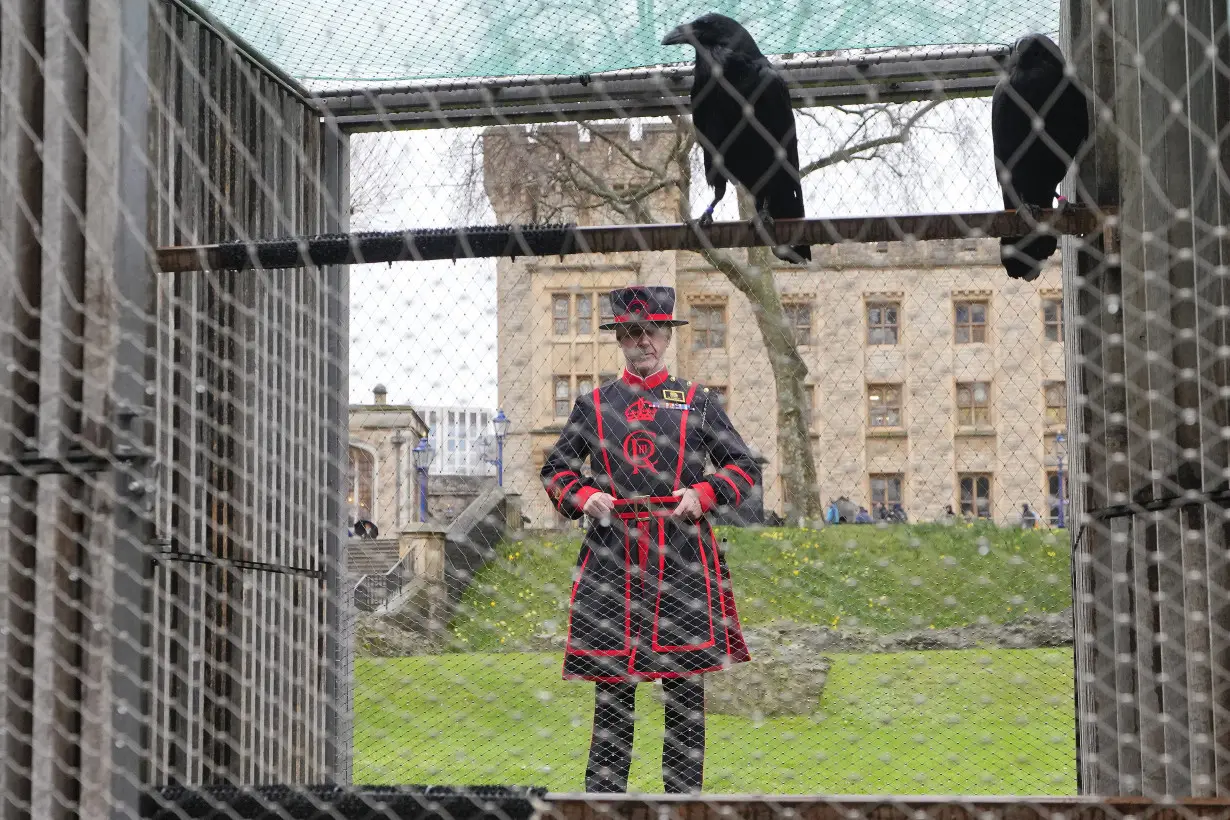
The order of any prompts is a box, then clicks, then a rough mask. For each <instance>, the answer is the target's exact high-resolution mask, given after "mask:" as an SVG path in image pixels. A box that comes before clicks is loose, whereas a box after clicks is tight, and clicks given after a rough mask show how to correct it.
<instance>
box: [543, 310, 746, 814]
mask: <svg viewBox="0 0 1230 820" xmlns="http://www.w3.org/2000/svg"><path fill="white" fill-rule="evenodd" d="M645 290H646V288H637V289H628V291H629V292H631V293H632V296H633V297H635V296H636V295H637V294H643V292H644V291H645ZM653 290H655V291H656V290H661V291H667V290H669V289H667V288H655V289H653ZM654 296H656V297H657V298H658V300H659V301H661V300H663V299H668V300H669V301H668V302H667V307H665V308H664V310H665V312H664V313H659V314H653V313H650V315H648V316H646V317H645V318H647V319H649V321H659V320H663V319H669V318H670V310H671V307H673V301H674V299H673V297H674V294H673V292H671V293H669V294H666V295H663V294H649V296H646V297H645V298H646V300H647V301H650V302H651V303H652V301H653V300H652V298H651V297H654ZM620 297H623V298H622V299H621V298H620ZM628 298H631V297H628V296H627V293H624V292H620V291H616V292H614V293H612V300H613V302H615V303H616V304H617V305H618V303H619V302H621V301H626V300H627V299H628ZM617 321H618V319H617ZM676 323H678V322H676ZM586 463H588V469H583V467H584V465H585V464H586ZM710 464H711V465H712V468H713V469H712V470H711V471H710ZM542 480H543V484H544V486H545V487H546V490H547V494H548V495H549V496H550V498H551V500H552V502H553V503H554V504H555V506H556V509H558V510H559V511H560V512H561V513H563V514H564V515H567V516H569V517H570V518H580V517H581V516H582V508H583V507H584V506H585V503H586V501H587V500H588V499H589V498H590V496H592V495H593V494H594V493H597V492H606V493H609V494H610V495H612V496H613V497H614V498H615V507H614V511H613V513H612V516H611V520H610V521H609V522H598V521H595V522H592V523H591V525H590V527H589V529H588V531H587V532H586V534H585V541H584V543H583V544H582V547H581V552H580V555H579V556H578V557H577V567H576V570H575V572H574V577H575V580H574V583H573V586H572V597H571V600H570V603H569V619H568V637H567V642H566V645H565V655H564V677H565V678H571V679H583V680H592V681H596V682H597V692H596V704H595V709H594V735H593V739H592V741H591V746H590V757H589V765H588V767H587V770H586V789H587V791H601V792H614V791H624V790H626V788H627V778H628V770H629V765H630V761H631V750H632V733H633V725H634V724H633V715H632V710H633V704H634V702H635V683H636V682H638V681H645V680H655V679H661V680H662V681H663V686H664V687H665V695H666V739H665V741H664V744H663V778H664V782H665V785H666V788H667V790H668V791H673V792H696V791H699V790H700V787H701V781H702V779H703V758H704V736H705V730H704V688H703V686H704V684H703V678H702V677H701V674H702V673H705V672H715V671H718V670H721V669H725V668H726V667H728V666H730V665H732V664H735V663H741V662H743V661H746V660H749V659H750V656H749V654H748V650H747V644H746V643H745V642H744V639H743V633H742V630H741V629H740V626H739V616H738V614H737V612H736V609H735V598H734V593H733V592H732V590H731V585H730V574H729V572H728V570H727V567H726V561H725V559H724V557H723V556H722V554H721V552H720V550H719V549H718V544H717V540H716V539H715V538H714V535H713V528H712V527H711V526H710V525H709V523H708V521H707V520H705V518H704V517H702V518H701V519H700V520H699V521H696V522H688V521H684V520H683V519H681V518H676V517H672V516H671V515H670V513H671V512H672V511H673V509H674V507H675V506H676V505H677V504H678V502H679V499H678V498H677V497H672V495H671V493H672V492H674V491H675V490H678V489H680V488H687V487H691V488H693V489H694V490H696V492H697V494H698V495H699V496H700V501H701V508H702V510H704V511H708V510H709V509H711V508H712V507H713V506H714V505H716V504H722V505H728V506H734V505H736V504H738V503H739V502H740V501H741V500H742V499H743V498H744V497H746V496H747V495H748V493H749V492H750V491H751V490H752V488H753V487H754V486H755V485H756V483H757V482H758V481H759V480H760V467H759V465H758V463H757V462H756V460H755V459H754V458H753V456H752V455H751V453H750V452H749V451H748V448H747V446H746V445H745V444H744V442H743V440H742V438H740V436H739V434H738V433H737V432H736V431H735V429H734V427H733V426H732V425H731V423H730V419H729V418H728V417H727V415H726V413H725V411H723V409H722V407H721V405H720V404H719V403H718V400H717V395H716V394H715V393H711V392H709V391H707V390H706V389H705V388H704V387H702V386H701V385H699V384H696V383H695V382H688V381H683V380H680V379H676V378H672V377H671V376H670V375H669V374H668V373H667V371H666V370H665V369H663V370H660V371H658V372H657V373H655V374H653V375H651V376H648V377H646V378H643V379H642V378H641V377H639V376H636V375H635V374H633V373H630V372H629V371H627V370H625V371H624V373H623V375H622V376H621V377H620V378H619V379H616V380H614V381H612V382H609V383H607V384H604V385H601V386H600V387H598V388H597V389H596V390H594V391H593V393H591V394H589V395H585V396H581V397H579V398H578V399H577V401H576V404H575V405H574V406H573V409H572V414H571V415H570V416H569V418H568V422H567V424H566V426H565V428H564V431H563V433H562V434H561V435H560V437H559V441H557V442H556V444H555V447H554V448H553V449H552V450H551V453H550V454H549V456H548V457H547V459H546V462H545V463H544V464H543V469H542Z"/></svg>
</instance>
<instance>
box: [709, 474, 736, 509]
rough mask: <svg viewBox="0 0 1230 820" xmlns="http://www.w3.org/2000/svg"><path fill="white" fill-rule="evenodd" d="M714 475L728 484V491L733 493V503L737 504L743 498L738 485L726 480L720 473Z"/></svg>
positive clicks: (728, 479)
mask: <svg viewBox="0 0 1230 820" xmlns="http://www.w3.org/2000/svg"><path fill="white" fill-rule="evenodd" d="M714 475H715V476H717V477H718V478H720V479H722V480H723V481H725V482H726V483H727V484H729V485H730V489H732V490H734V491H735V503H736V504H738V503H739V501H740V500H741V499H742V498H743V493H741V492H739V485H737V484H735V482H734V481H733V480H732V479H730V478H727V477H726V476H724V475H722V474H721V473H714Z"/></svg>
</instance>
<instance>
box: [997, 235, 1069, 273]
mask: <svg viewBox="0 0 1230 820" xmlns="http://www.w3.org/2000/svg"><path fill="white" fill-rule="evenodd" d="M1058 249H1059V238H1058V237H1055V236H1039V235H1036V234H1031V235H1030V236H1018V237H1008V236H1006V237H1004V238H1003V239H1001V240H999V259H1000V261H1001V262H1003V264H1004V270H1006V271H1007V272H1008V275H1009V276H1011V277H1012V278H1013V279H1024V280H1025V281H1026V282H1032V281H1034V280H1035V279H1037V278H1038V277H1039V276H1041V275H1042V263H1043V262H1045V261H1046V260H1047V259H1049V258H1050V257H1051V256H1052V255H1053V254H1054V253H1055V251H1057V250H1058Z"/></svg>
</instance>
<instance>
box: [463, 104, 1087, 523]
mask: <svg viewBox="0 0 1230 820" xmlns="http://www.w3.org/2000/svg"><path fill="white" fill-rule="evenodd" d="M604 133H605V134H606V135H608V136H610V137H611V138H613V139H614V140H617V141H618V149H616V148H613V147H611V146H610V145H609V144H608V143H607V142H606V141H603V140H599V139H597V138H594V137H592V136H591V137H590V138H589V139H588V140H584V139H582V138H581V136H580V135H579V134H578V132H577V130H576V129H575V128H573V127H571V126H553V127H550V128H544V129H539V130H537V131H536V132H535V133H534V135H532V136H528V135H527V134H526V132H525V131H524V130H523V129H515V128H514V129H492V130H490V131H488V133H487V134H486V136H485V144H484V155H485V163H486V164H485V174H486V185H487V191H488V195H489V197H490V199H491V202H492V205H493V207H494V209H495V213H496V216H497V217H498V219H499V221H501V222H532V221H537V222H543V221H562V220H575V221H577V222H580V223H582V224H585V223H591V224H592V223H595V222H601V221H614V222H622V223H629V222H639V221H644V218H645V217H646V216H652V217H654V218H656V220H657V221H677V218H678V217H677V208H678V197H677V195H676V196H675V197H673V198H672V195H671V194H670V193H668V191H669V188H662V189H659V190H654V191H653V192H652V193H650V194H649V195H648V196H647V197H645V198H644V199H643V203H644V205H645V208H646V210H647V211H648V212H649V213H648V214H646V213H644V212H641V213H636V212H631V213H630V212H629V211H631V210H632V209H630V208H627V207H625V208H624V212H623V213H619V212H617V211H616V210H615V209H610V208H604V207H599V208H596V209H587V208H586V206H592V205H594V203H595V202H596V201H601V200H600V199H599V198H598V196H597V195H596V194H595V193H593V191H594V190H595V185H596V184H601V185H603V186H605V188H604V189H603V190H602V191H601V192H600V193H602V194H603V195H604V196H605V197H607V198H611V197H614V198H615V199H616V200H619V199H620V198H621V197H624V198H627V197H630V195H631V193H632V192H637V191H638V190H645V189H646V188H648V187H650V186H648V185H647V182H648V181H649V180H650V178H651V177H652V176H653V174H654V173H655V172H653V171H652V170H646V169H655V168H662V167H665V163H664V159H665V157H666V156H668V155H669V154H670V153H671V152H672V151H675V150H677V148H678V145H679V142H678V140H677V135H676V131H675V129H674V127H673V126H670V125H665V126H645V127H643V128H642V129H641V130H640V132H639V133H637V134H635V135H632V134H629V132H628V130H627V128H626V127H623V126H612V127H611V128H609V129H606V130H605V132H604ZM569 160H571V162H572V165H573V166H576V165H580V166H583V167H585V168H586V169H587V170H589V171H590V172H591V174H592V176H583V177H581V179H580V180H579V183H578V185H577V187H575V188H570V186H569V181H570V179H571V178H570V177H569V176H568V175H567V174H565V173H561V169H562V168H564V163H566V162H567V161H569ZM573 176H574V177H575V176H580V175H576V174H575V173H574V174H573ZM596 180H597V181H600V183H595V181H596ZM621 204H622V203H621ZM637 217H640V218H637ZM813 253H814V256H815V260H814V262H813V264H812V265H811V266H809V267H807V268H800V267H790V266H783V267H781V268H780V269H778V270H776V271H775V275H776V277H777V282H778V285H779V290H780V293H781V298H782V301H783V304H784V306H785V308H786V311H787V315H788V317H789V319H790V321H791V323H792V325H793V327H794V330H795V333H796V338H797V339H798V341H799V343H800V352H801V354H802V355H803V358H804V360H805V361H806V363H807V366H808V370H809V375H808V377H807V381H806V385H807V389H806V390H805V396H806V397H807V398H808V400H809V401H810V403H811V408H810V433H811V442H812V448H813V452H814V454H815V459H816V467H817V473H818V479H819V483H820V492H821V494H822V497H823V498H824V500H826V501H827V500H828V499H830V498H836V497H839V496H847V497H848V498H850V499H851V500H852V501H854V502H855V503H857V504H862V505H864V506H866V507H868V509H874V506H873V505H875V504H877V503H885V504H888V505H890V506H891V504H893V503H894V502H900V503H901V504H903V506H904V507H905V509H906V510H907V512H908V513H909V514H910V515H911V517H912V518H913V519H915V520H920V519H922V520H928V519H932V518H935V517H937V516H938V515H939V514H940V513H941V512H942V511H943V510H944V507H945V506H946V505H949V504H951V505H952V506H953V507H954V509H956V510H957V511H958V512H960V511H962V510H964V511H965V512H967V513H968V514H970V515H982V516H986V517H991V518H993V519H995V520H997V521H999V522H1001V523H1010V522H1014V521H1016V520H1017V516H1018V514H1019V512H1020V509H1021V504H1022V503H1028V504H1029V505H1030V506H1031V507H1032V508H1034V509H1035V510H1038V511H1039V512H1040V513H1041V514H1042V515H1043V517H1044V518H1045V517H1046V513H1047V511H1049V512H1050V514H1051V517H1052V518H1053V517H1054V514H1055V513H1056V512H1057V509H1056V508H1055V506H1054V497H1055V495H1056V490H1057V487H1058V483H1059V476H1058V474H1057V470H1056V468H1057V466H1058V465H1057V460H1056V455H1057V450H1056V436H1057V434H1059V433H1060V432H1062V430H1063V427H1064V420H1065V415H1064V414H1065V408H1064V401H1065V390H1064V385H1063V379H1064V369H1063V343H1062V339H1063V331H1062V328H1061V326H1060V322H1061V316H1062V311H1061V310H1060V298H1061V292H1060V272H1059V264H1058V258H1057V257H1056V258H1055V259H1053V260H1052V262H1051V264H1050V266H1049V267H1048V269H1047V271H1046V272H1045V273H1044V275H1043V277H1042V278H1041V279H1039V280H1038V281H1037V282H1033V283H1025V282H1019V281H1015V280H1011V279H1009V278H1008V277H1007V276H1006V275H1005V274H1004V271H1003V269H1002V267H1000V264H999V257H998V241H997V240H963V241H932V242H912V243H903V242H887V243H879V244H845V245H840V246H823V247H821V246H817V247H815V248H813ZM497 276H498V292H499V302H498V303H499V337H498V350H499V357H500V358H499V371H498V372H499V395H500V405H501V406H502V407H503V408H504V410H505V412H506V413H508V414H509V416H511V417H514V418H517V419H519V420H521V421H520V422H519V423H518V424H517V425H516V426H515V427H514V428H513V430H512V431H511V433H510V435H509V441H508V446H507V449H506V456H507V458H506V461H507V470H506V484H507V485H509V487H510V489H513V490H515V491H518V492H521V493H522V494H523V498H524V509H525V514H526V516H527V517H528V518H529V519H531V521H532V525H533V526H552V525H557V524H559V523H560V522H561V519H560V518H559V517H558V516H557V515H556V514H555V513H554V511H553V510H552V509H551V507H550V505H549V504H548V503H547V500H546V498H545V496H544V495H543V494H542V492H541V490H540V488H539V483H538V470H539V468H540V466H541V464H542V459H543V455H544V453H545V452H546V451H547V450H548V449H549V448H550V446H551V445H552V443H553V442H554V441H555V438H556V437H557V436H558V434H559V431H560V429H561V425H562V423H563V421H564V420H565V419H566V417H567V415H568V412H569V410H570V409H571V406H572V403H573V400H574V399H575V397H576V396H577V395H578V394H579V393H582V392H586V391H588V390H592V388H593V386H594V384H595V383H596V382H601V381H605V380H607V379H610V378H614V377H615V376H616V375H617V374H618V373H619V372H620V369H621V363H622V357H621V355H620V353H619V350H618V348H617V346H616V344H615V341H614V335H613V334H612V333H609V332H599V331H598V330H597V325H598V324H599V323H600V321H601V320H602V319H603V318H604V316H606V315H609V312H610V306H609V304H608V303H607V301H606V298H605V295H604V294H605V292H606V291H609V290H610V289H611V288H613V287H617V286H620V285H625V284H629V283H633V282H639V283H643V284H662V285H671V286H673V287H675V288H676V290H677V295H678V304H677V306H676V313H677V315H679V316H681V317H682V318H687V319H689V320H690V322H691V324H690V325H689V326H687V327H681V328H678V329H677V331H676V333H675V337H674V340H673V342H672V345H671V350H670V351H669V353H668V360H669V361H670V362H671V363H672V371H673V372H675V373H678V374H679V375H681V376H684V377H686V378H690V379H695V380H698V381H700V382H701V383H703V384H705V385H708V386H709V387H710V388H711V389H715V390H718V391H720V392H721V393H723V394H724V395H725V396H726V402H727V409H728V411H729V413H730V415H731V417H732V420H733V421H734V423H735V425H736V426H737V428H738V429H739V430H740V431H741V433H742V434H743V436H744V438H746V439H747V440H748V442H749V443H750V444H751V445H752V446H753V447H754V448H756V449H757V450H758V451H759V452H760V453H761V454H763V456H764V457H765V458H766V459H767V463H766V465H765V498H764V503H765V508H766V509H776V510H778V511H779V512H780V509H781V497H780V490H779V487H780V476H779V475H777V471H776V468H775V465H776V463H777V437H776V433H775V427H776V398H775V391H774V383H773V376H772V373H771V371H770V369H769V367H768V362H767V358H766V354H765V349H764V345H763V343H762V341H761V337H760V331H759V329H758V327H757V324H756V321H755V318H754V314H753V311H752V307H751V305H750V303H749V302H748V300H747V299H746V298H745V297H744V296H743V295H742V294H741V293H739V292H737V291H736V290H735V289H734V288H733V286H732V285H731V284H730V282H729V281H728V280H727V278H726V277H725V276H724V275H722V274H721V273H719V272H718V271H716V270H714V269H713V268H711V267H710V266H709V265H708V264H707V263H706V262H705V260H704V259H703V258H702V257H700V256H699V255H697V254H694V253H688V252H680V253H658V252H654V253H643V254H612V255H593V256H573V257H567V258H565V259H563V260H560V259H549V258H536V259H518V260H515V261H508V260H501V261H500V262H499V263H498V274H497Z"/></svg>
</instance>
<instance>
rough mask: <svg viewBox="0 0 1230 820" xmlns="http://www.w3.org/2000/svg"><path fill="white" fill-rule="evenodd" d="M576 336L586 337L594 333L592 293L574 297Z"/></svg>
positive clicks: (579, 294)
mask: <svg viewBox="0 0 1230 820" xmlns="http://www.w3.org/2000/svg"><path fill="white" fill-rule="evenodd" d="M576 308H577V335H578V336H588V335H590V334H591V333H593V332H594V296H593V294H592V293H578V294H577V295H576Z"/></svg>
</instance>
